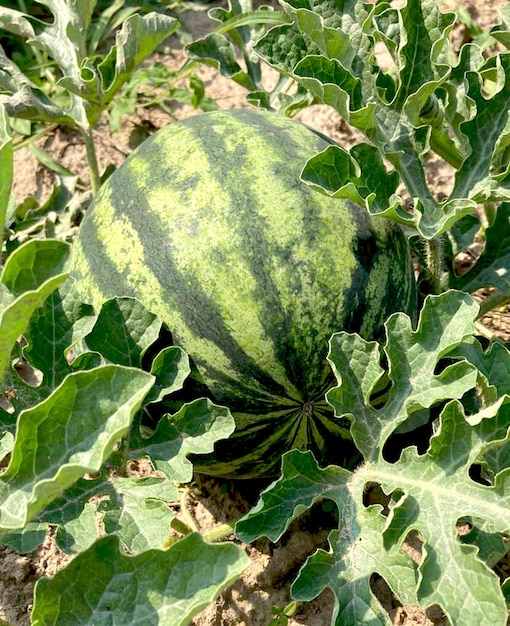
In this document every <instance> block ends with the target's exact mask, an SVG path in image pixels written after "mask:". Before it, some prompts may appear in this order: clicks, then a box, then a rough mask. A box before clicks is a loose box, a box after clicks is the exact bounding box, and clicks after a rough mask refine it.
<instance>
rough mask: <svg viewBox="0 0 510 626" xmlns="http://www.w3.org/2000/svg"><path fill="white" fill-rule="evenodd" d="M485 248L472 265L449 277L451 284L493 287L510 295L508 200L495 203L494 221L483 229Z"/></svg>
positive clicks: (509, 216) (466, 288)
mask: <svg viewBox="0 0 510 626" xmlns="http://www.w3.org/2000/svg"><path fill="white" fill-rule="evenodd" d="M485 237H486V241H485V248H484V251H483V253H482V255H481V257H480V258H479V259H478V260H477V262H476V263H475V264H474V265H473V267H471V269H470V270H469V271H468V272H466V273H465V274H463V275H462V276H459V277H455V276H454V277H452V278H451V280H450V284H451V286H452V287H454V288H456V289H462V290H464V291H471V292H472V291H476V290H477V289H480V288H482V287H494V288H496V289H498V291H499V292H500V293H501V294H503V295H505V294H506V295H508V296H510V273H509V272H508V267H509V263H510V203H508V202H504V203H503V204H501V205H500V206H499V207H498V210H497V212H496V219H495V220H494V223H493V224H492V225H491V226H489V227H488V228H487V230H486V231H485Z"/></svg>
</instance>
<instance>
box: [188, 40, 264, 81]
mask: <svg viewBox="0 0 510 626" xmlns="http://www.w3.org/2000/svg"><path fill="white" fill-rule="evenodd" d="M184 51H185V53H186V56H187V57H188V58H189V59H193V60H197V61H201V62H202V63H204V64H205V65H211V66H212V67H214V68H216V69H217V70H219V72H220V73H221V74H222V75H223V76H226V77H227V78H231V79H232V80H233V81H235V82H236V83H239V84H240V85H241V86H242V87H245V89H250V90H252V89H255V88H256V87H255V85H254V84H253V83H252V81H251V80H250V77H249V76H248V74H246V72H244V71H243V69H242V68H241V66H240V65H239V63H238V62H237V61H236V55H235V49H234V46H233V45H232V44H231V43H230V42H229V41H228V40H227V39H226V38H225V37H223V35H218V34H217V33H210V34H209V35H207V36H206V37H204V38H203V39H197V40H196V41H193V42H192V43H190V44H187V45H186V46H185V48H184Z"/></svg>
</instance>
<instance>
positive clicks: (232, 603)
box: [0, 0, 510, 626]
mask: <svg viewBox="0 0 510 626" xmlns="http://www.w3.org/2000/svg"><path fill="white" fill-rule="evenodd" d="M395 4H396V3H395ZM441 4H442V6H443V7H444V8H445V9H448V10H452V9H454V8H455V7H457V6H459V4H460V5H462V6H464V8H466V9H467V11H468V12H469V14H470V16H471V18H472V20H473V22H474V23H476V24H479V25H481V26H488V25H491V24H495V23H496V22H497V16H496V9H497V8H498V7H501V6H503V5H504V4H505V2H504V1H503V0H487V1H486V2H484V3H483V4H482V3H478V2H476V1H475V0H470V1H468V0H463V1H461V2H459V1H456V0H443V1H442V3H441ZM185 19H186V23H187V24H188V27H189V28H190V30H191V31H192V33H193V34H194V35H197V36H199V35H201V34H203V33H204V32H206V31H207V29H208V28H210V21H209V20H208V18H207V16H206V14H205V13H204V12H203V11H202V12H192V13H189V14H187V15H186V16H185ZM456 36H457V37H458V38H459V40H461V39H462V37H463V31H462V28H459V29H458V30H457V33H456ZM158 60H162V61H164V62H165V63H168V64H170V65H171V67H173V68H177V67H179V66H180V64H181V63H182V60H183V55H182V50H181V45H180V43H179V42H178V40H177V39H176V38H172V39H171V41H170V43H169V45H168V49H167V50H165V53H164V54H162V55H158ZM199 75H200V76H201V77H202V78H203V80H204V81H205V84H206V89H207V94H208V95H209V96H210V97H212V98H214V99H215V100H216V102H217V103H218V105H219V106H220V107H221V108H236V107H243V106H247V105H246V103H245V101H244V92H243V90H242V89H241V88H240V87H238V86H237V85H235V84H234V83H233V82H232V81H229V80H227V79H224V78H223V77H221V76H220V75H219V74H218V73H217V72H216V71H214V70H213V69H211V68H202V69H201V70H200V71H199ZM272 79H273V77H272V76H271V73H270V72H268V76H267V80H268V81H271V80H272ZM195 113H196V111H195V110H194V109H192V108H191V107H188V106H182V105H178V106H176V107H175V109H174V112H173V117H174V118H175V119H181V118H183V117H187V116H189V115H193V114H195ZM298 119H300V120H302V121H303V122H305V123H307V124H308V125H309V126H312V127H314V128H316V129H318V130H321V131H322V132H324V133H325V134H327V135H329V136H331V137H332V138H334V139H335V140H337V141H339V142H340V143H342V144H343V145H348V144H352V143H353V141H355V139H356V138H355V137H354V135H353V134H352V133H351V132H350V131H349V129H347V128H346V127H345V125H343V124H342V123H341V121H340V120H339V118H338V116H337V114H336V113H335V112H334V111H332V110H330V109H329V108H327V107H323V106H314V107H310V108H309V109H307V110H305V111H303V112H302V113H300V114H299V116H298ZM171 121H172V119H171V118H170V117H169V116H168V115H167V114H165V113H163V112H162V111H161V110H156V109H155V110H144V111H140V112H139V114H137V115H135V116H133V117H132V118H130V119H129V120H126V122H125V124H124V127H123V129H122V132H121V133H113V132H112V131H111V129H110V128H109V127H108V126H107V125H102V126H99V128H98V130H97V132H96V135H95V139H96V145H97V150H98V158H99V163H100V168H101V169H104V168H105V167H106V166H107V165H108V164H109V163H114V164H115V165H120V163H122V161H123V160H124V159H125V158H126V156H127V155H128V154H129V153H130V152H131V149H132V139H133V137H134V134H133V131H138V130H139V129H140V128H143V127H145V128H147V127H150V128H159V127H162V126H164V125H166V124H168V123H169V122H171ZM42 146H43V147H44V148H45V150H47V151H48V152H50V153H51V154H52V155H54V156H55V157H56V158H57V159H58V160H59V161H60V162H62V163H63V164H64V165H65V166H66V167H68V168H69V169H70V170H72V171H74V172H75V173H78V174H79V175H80V176H81V177H82V178H83V179H84V180H87V176H88V175H87V169H86V166H85V163H86V160H85V150H84V147H83V145H82V143H81V140H80V137H79V136H78V135H77V134H73V133H69V132H64V131H63V130H61V129H57V130H56V131H55V132H54V133H52V134H51V135H49V136H47V137H46V138H45V139H44V141H43V142H42ZM429 172H430V176H431V177H433V179H434V180H435V190H436V193H437V194H438V195H439V194H441V193H444V191H445V190H446V189H447V188H448V186H449V185H451V180H452V176H451V175H452V172H451V171H450V169H449V168H448V167H447V166H446V165H445V164H444V163H443V162H441V161H439V160H435V161H432V162H430V164H429ZM51 185H52V178H51V174H50V173H49V172H48V171H47V170H45V169H44V168H42V167H41V166H39V165H38V164H37V162H36V160H35V158H34V157H33V156H32V154H31V153H30V152H28V151H27V150H24V149H23V150H19V151H17V152H16V155H15V182H14V188H13V190H14V193H15V196H16V198H17V201H18V202H19V201H21V200H23V199H24V198H25V197H26V196H27V195H28V194H33V195H35V196H36V197H38V198H39V199H41V198H44V197H45V196H46V195H47V193H48V190H49V189H50V188H51ZM485 322H486V324H487V326H488V327H489V328H491V329H492V330H493V331H495V332H498V333H499V334H500V335H501V336H503V337H504V338H505V339H506V340H509V339H510V316H509V313H508V311H507V312H503V313H502V312H494V313H491V314H490V315H489V316H488V317H487V319H486V320H485ZM260 490H261V484H260V482H256V483H251V482H250V483H248V482H242V483H239V482H235V481H222V480H217V479H213V478H209V477H204V476H196V478H195V481H194V483H193V485H192V488H190V489H189V492H188V496H187V499H186V506H187V509H188V512H189V514H191V515H192V516H193V518H194V519H195V521H196V525H197V526H198V528H199V529H200V530H202V531H204V532H207V531H209V530H210V529H211V528H214V527H215V526H217V525H219V524H221V523H223V522H225V521H230V522H231V521H232V520H235V519H238V518H239V517H241V516H242V515H243V514H244V513H246V512H247V511H248V510H249V508H250V506H251V505H252V504H254V502H255V501H256V499H257V495H258V493H259V492H260ZM326 517H327V516H326ZM327 534H328V519H325V517H324V515H321V514H320V513H319V514H317V512H316V513H315V514H307V515H305V516H303V517H302V518H300V519H299V520H297V521H296V522H294V524H293V526H292V529H291V532H290V531H289V532H287V533H286V534H285V535H284V536H283V537H282V539H281V540H280V541H279V542H277V543H276V544H272V543H271V542H269V541H268V540H259V541H257V542H255V543H254V544H253V545H250V546H245V549H246V550H247V552H248V554H249V555H250V557H251V559H252V565H251V566H250V567H249V568H248V570H247V571H246V573H245V574H244V575H243V577H242V578H241V579H240V580H239V581H238V582H236V583H235V584H234V585H233V586H232V587H231V588H230V589H229V590H228V591H226V592H225V593H224V594H222V596H221V597H220V598H218V600H217V601H216V602H215V603H213V604H212V605H211V606H209V607H208V608H206V609H205V610H204V611H203V612H202V613H201V614H200V615H198V616H197V617H196V618H195V619H194V620H193V622H192V623H193V624H194V625H195V626H220V625H221V626H234V625H235V626H267V624H268V622H269V621H270V620H271V617H272V615H271V607H272V605H276V606H278V607H284V606H285V605H286V604H287V603H288V602H289V601H290V599H291V598H290V583H291V582H292V580H293V578H294V577H295V575H296V574H297V571H298V569H299V567H300V566H301V565H302V563H303V562H304V560H305V558H306V556H307V555H309V554H311V553H313V552H314V551H315V550H316V549H317V547H319V546H321V547H326V546H327ZM407 549H408V550H409V551H410V552H411V553H412V554H413V555H414V558H416V559H419V558H420V557H419V554H420V553H419V541H418V542H416V541H415V542H414V543H413V541H411V540H410V541H409V545H408V548H407ZM68 561H69V557H68V556H66V555H64V554H62V553H61V552H60V551H59V550H58V549H57V548H56V546H55V543H54V541H53V538H52V536H51V533H49V534H48V537H47V540H46V541H45V543H44V544H43V545H42V546H40V547H39V548H37V549H36V550H35V551H34V552H32V553H30V554H28V555H23V556H20V555H18V554H16V553H15V552H13V551H12V550H10V549H9V548H6V547H0V618H3V619H5V620H7V621H8V622H9V623H10V624H12V625H13V626H27V624H29V615H30V608H31V602H32V594H33V587H34V584H35V582H36V580H37V579H38V578H40V577H41V576H52V575H53V574H54V573H55V572H56V571H57V570H58V569H59V568H61V567H63V566H64V565H65V564H66V563H67V562H68ZM372 583H373V589H374V591H375V593H376V594H377V596H378V597H379V599H380V601H381V603H382V604H383V606H384V607H385V608H386V610H387V611H388V613H389V615H390V617H391V619H392V621H393V624H395V625H397V624H399V625H405V626H432V625H435V626H446V625H447V624H448V621H447V619H446V618H445V617H444V616H443V614H442V612H441V609H440V608H439V607H430V608H429V609H427V611H424V610H422V609H420V608H419V607H408V606H406V607H403V606H401V605H400V604H399V603H398V601H397V600H396V599H395V598H394V597H393V596H392V594H391V592H390V591H389V589H388V587H387V586H386V584H385V583H384V581H383V580H382V579H376V578H375V577H374V579H373V581H372ZM333 606H334V601H333V594H332V593H331V592H330V591H325V592H324V593H323V594H321V595H320V596H319V597H318V598H317V599H316V600H314V601H313V602H311V603H307V604H300V605H299V607H298V610H297V613H296V615H295V616H294V617H292V618H290V619H289V626H303V625H308V626H326V625H329V624H330V623H331V616H332V612H333Z"/></svg>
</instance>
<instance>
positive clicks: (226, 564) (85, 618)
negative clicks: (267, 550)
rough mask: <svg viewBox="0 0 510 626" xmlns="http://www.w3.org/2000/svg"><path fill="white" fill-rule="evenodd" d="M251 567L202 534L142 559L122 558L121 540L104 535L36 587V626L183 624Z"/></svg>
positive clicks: (230, 548)
mask: <svg viewBox="0 0 510 626" xmlns="http://www.w3.org/2000/svg"><path fill="white" fill-rule="evenodd" d="M248 564H249V559H248V557H247V556H246V555H245V554H244V552H243V551H242V550H241V549H240V548H238V547H237V546H236V545H234V544H232V543H223V544H221V543H220V544H207V543H206V542H205V541H204V540H203V539H202V537H201V536H200V535H198V534H197V533H192V534H190V535H187V536H186V537H184V538H183V539H181V540H180V541H178V542H177V543H175V544H173V545H172V546H171V547H170V548H169V549H168V550H165V551H163V550H147V551H145V552H142V553H141V554H139V555H136V556H127V555H126V554H124V553H123V552H122V551H121V549H120V545H119V539H118V538H117V537H115V536H110V537H105V538H104V539H100V540H99V541H97V542H96V543H95V544H94V545H93V546H91V547H90V548H89V549H88V550H87V551H85V552H82V553H81V554H79V555H78V556H77V557H75V559H74V560H73V561H71V563H70V564H69V565H68V566H67V567H66V568H65V569H63V570H61V571H60V572H57V574H55V576H54V577H53V578H51V579H48V578H42V579H40V580H39V581H38V582H37V584H36V588H35V598H34V608H33V612H32V623H33V624H34V625H37V626H49V625H50V624H51V625H52V626H59V625H62V626H64V624H70V623H72V624H73V625H76V626H80V625H83V626H85V625H89V624H96V625H97V626H101V625H103V624H104V625H105V626H106V624H110V623H112V620H113V623H115V624H118V625H119V626H121V625H122V626H124V625H125V626H129V625H132V624H137V623H139V624H163V623H165V624H175V626H185V625H186V624H188V623H189V622H190V620H191V619H192V617H193V616H194V615H196V614H197V613H199V612H200V611H201V610H202V609H203V608H205V607H206V606H207V605H208V604H209V603H211V602H212V601H213V600H214V599H215V598H216V597H217V596H218V595H219V594H220V593H221V592H222V591H223V590H224V589H226V588H227V587H228V586H229V585H231V584H232V583H233V582H234V581H235V580H236V579H237V578H238V577H239V576H240V575H241V574H242V572H243V571H244V570H245V569H246V567H247V566H248Z"/></svg>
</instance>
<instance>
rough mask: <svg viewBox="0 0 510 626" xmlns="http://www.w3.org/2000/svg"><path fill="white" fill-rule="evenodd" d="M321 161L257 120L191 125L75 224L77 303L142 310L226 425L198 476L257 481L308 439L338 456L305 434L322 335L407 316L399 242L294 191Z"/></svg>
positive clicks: (385, 230)
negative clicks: (198, 378) (186, 361)
mask: <svg viewBox="0 0 510 626" xmlns="http://www.w3.org/2000/svg"><path fill="white" fill-rule="evenodd" d="M326 146H327V142H326V141H325V140H324V139H323V138H322V137H319V136H318V135H317V134H315V133H314V132H312V131H310V130H309V129H307V128H306V127H304V126H302V125H300V124H298V123H296V122H292V121H290V120H288V119H286V118H282V117H279V116H276V115H273V114H270V113H266V112H261V111H252V110H242V111H229V112H214V113H208V114H205V115H199V116H196V117H194V118H191V119H189V120H185V121H183V122H179V123H176V124H172V125H170V126H169V127H167V128H165V129H163V130H162V131H160V132H158V133H156V134H155V135H154V136H153V137H151V138H150V139H149V140H147V141H146V142H145V143H144V144H142V146H141V147H140V148H139V149H138V150H137V151H136V152H135V153H134V154H133V155H132V156H131V157H130V158H129V159H128V160H127V161H126V163H125V164H124V165H123V166H122V167H121V168H119V170H118V171H117V172H116V173H115V174H114V175H113V176H112V177H111V178H110V180H109V181H108V183H107V184H106V185H105V187H103V189H102V190H101V192H100V194H99V195H98V198H97V200H96V202H95V203H94V206H93V207H92V208H91V210H90V212H89V214H88V215H87V216H86V217H85V220H84V222H83V224H82V227H81V230H80V234H79V237H78V240H77V242H76V246H75V275H76V277H77V279H78V285H79V289H80V290H81V293H82V295H83V297H84V298H85V299H86V300H88V301H92V302H93V303H94V304H96V305H97V304H99V302H100V301H101V300H102V299H104V298H106V297H110V296H112V295H132V296H136V297H138V298H139V299H140V300H141V301H142V302H143V304H144V305H145V306H146V307H147V308H148V309H150V310H151V311H154V312H155V313H157V314H158V315H159V316H160V317H161V318H162V319H163V320H164V321H165V322H166V323H167V325H168V326H169V328H170V329H171V330H172V332H173V334H174V339H175V341H176V343H178V344H180V345H181V346H182V347H183V348H184V349H185V350H186V351H187V352H188V353H189V354H190V356H191V358H192V359H193V360H194V361H195V363H196V364H197V366H198V368H199V370H200V373H201V375H202V377H203V379H204V382H205V383H206V384H207V385H208V387H209V389H210V390H211V392H212V395H213V397H214V399H215V400H216V401H218V402H220V403H224V404H226V405H227V406H229V407H231V409H232V410H233V411H234V414H235V416H236V421H237V422H238V432H237V433H236V439H235V440H233V441H230V440H229V442H230V443H229V442H224V443H222V444H221V446H220V447H219V448H220V449H221V450H222V457H223V461H222V462H220V461H218V460H217V459H216V458H215V457H212V456H211V457H210V458H209V460H208V461H207V463H206V462H205V461H204V464H203V466H199V467H203V468H205V469H206V470H207V471H209V472H210V473H218V472H219V473H221V474H225V473H226V474H231V473H232V474H236V475H242V476H250V475H252V472H253V469H250V468H253V467H254V466H255V465H256V466H257V467H258V469H257V473H260V472H261V471H262V469H261V468H263V467H264V463H265V464H266V467H269V465H270V466H271V468H273V466H274V458H275V455H276V457H278V455H280V456H281V453H282V452H284V451H285V449H289V447H294V446H296V445H297V446H298V447H301V448H303V447H306V445H307V443H309V442H307V441H306V438H307V437H309V436H310V435H312V436H313V438H314V439H315V445H314V447H315V448H316V450H319V451H320V450H321V448H324V449H326V448H328V449H329V448H330V446H329V445H326V444H325V436H324V429H326V431H328V428H329V431H328V432H329V433H330V438H332V439H334V441H335V442H336V443H335V446H336V447H338V445H340V444H339V443H338V442H341V435H340V434H338V432H337V431H338V424H337V422H338V420H336V418H334V417H333V414H332V413H330V414H329V417H326V418H324V419H325V420H326V421H324V419H323V418H322V417H321V420H320V424H319V425H318V426H317V428H315V427H314V424H315V421H314V420H316V419H318V417H319V415H321V414H322V410H321V412H319V411H316V412H313V411H312V412H311V413H310V412H308V411H305V412H304V413H303V407H304V406H305V405H306V406H307V407H309V406H311V405H309V404H306V403H309V402H310V401H311V400H316V399H317V397H321V398H322V397H323V395H322V394H323V392H324V390H325V388H326V387H327V385H328V384H330V383H331V382H332V374H331V371H330V368H329V366H328V364H327V362H326V354H327V349H328V345H327V342H328V339H329V337H330V335H331V334H332V333H333V332H335V331H337V330H341V329H344V330H348V331H352V332H361V333H362V334H363V335H364V336H365V337H367V338H372V337H373V336H375V335H376V334H377V333H378V332H380V330H381V326H382V323H383V322H384V320H385V319H386V317H387V316H388V315H389V314H390V313H391V312H393V311H394V310H407V311H409V310H412V308H413V303H414V281H413V277H412V271H411V265H410V258H409V251H408V248H407V243H406V241H405V238H404V236H403V235H402V233H401V231H400V230H399V229H398V228H397V227H393V226H391V225H390V224H389V223H388V222H386V221H383V220H375V219H371V218H370V216H369V215H368V213H367V212H366V211H364V210H363V209H361V208H360V207H358V206H356V205H354V204H352V203H348V202H344V201H340V200H335V199H331V198H328V197H326V196H322V195H320V194H318V193H317V192H314V191H311V190H310V189H309V188H308V187H306V186H305V185H304V184H303V183H301V182H300V180H299V174H300V171H301V169H302V167H303V166H304V164H305V162H306V160H307V159H308V158H309V157H310V156H312V155H313V154H315V153H317V152H318V151H320V150H322V149H324V148H325V147H326ZM282 410H284V411H286V412H288V414H287V415H285V414H283V413H281V411H282ZM237 413H239V414H241V413H242V414H243V415H248V416H249V417H246V418H244V417H241V415H239V416H238V415H237ZM312 413H313V415H312ZM303 420H304V421H303ZM307 420H308V421H309V422H310V425H309V427H304V426H303V424H306V421H307ZM328 420H329V421H330V423H329V426H328ZM296 424H301V425H300V426H297V425H296ZM325 424H326V425H325ZM340 430H341V429H340ZM342 432H344V431H342ZM298 433H299V434H298ZM303 433H305V435H303ZM243 442H246V446H248V447H244V444H243ZM257 442H258V443H257ZM259 451H260V452H259ZM223 452H224V453H225V454H223ZM321 456H322V455H321ZM264 458H265V460H264ZM236 459H237V460H236ZM255 461H256V462H255ZM229 467H230V470H229V469H228V468H229ZM271 471H273V470H272V469H271ZM262 473H265V471H264V472H262Z"/></svg>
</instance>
